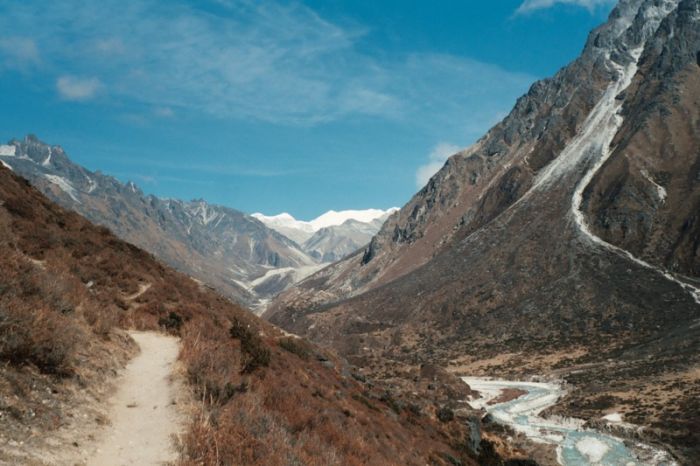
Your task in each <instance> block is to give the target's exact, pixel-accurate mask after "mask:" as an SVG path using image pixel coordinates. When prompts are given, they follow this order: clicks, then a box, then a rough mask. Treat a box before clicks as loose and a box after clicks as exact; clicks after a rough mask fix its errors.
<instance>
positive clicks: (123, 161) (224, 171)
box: [95, 150, 309, 181]
mask: <svg viewBox="0 0 700 466" xmlns="http://www.w3.org/2000/svg"><path fill="white" fill-rule="evenodd" d="M118 153H119V159H118V163H119V164H120V165H123V166H133V167H139V168H151V169H158V170H163V171H165V170H171V171H173V172H177V173H187V172H194V173H200V174H204V175H208V176H211V175H223V176H239V177H252V178H274V177H281V176H291V175H301V174H306V173H309V170H307V169H304V168H293V169H268V168H265V167H252V166H249V167H243V166H240V165H237V164H234V163H230V164H207V163H188V162H180V161H172V162H170V161H167V160H154V159H150V158H147V157H139V156H136V155H135V154H133V155H127V156H125V155H124V153H123V150H120V151H119V152H118ZM99 158H101V157H100V156H96V157H95V159H99ZM106 158H107V159H110V160H114V159H113V157H112V156H109V157H106ZM121 173H126V172H121ZM128 173H134V172H133V171H130V172H128ZM154 178H156V179H162V180H166V179H169V180H171V181H176V180H178V179H184V178H182V177H180V178H174V177H170V178H166V175H165V174H162V173H161V174H158V175H157V176H155V177H154Z"/></svg>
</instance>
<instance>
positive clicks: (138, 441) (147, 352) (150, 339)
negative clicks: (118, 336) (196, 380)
mask: <svg viewBox="0 0 700 466" xmlns="http://www.w3.org/2000/svg"><path fill="white" fill-rule="evenodd" d="M130 335H131V337H132V338H133V339H134V340H135V341H136V343H138V345H139V346H140V347H141V353H140V354H139V355H138V356H136V357H135V358H134V359H133V360H132V361H131V362H130V363H129V364H128V365H127V367H126V371H125V373H124V374H123V375H122V377H121V378H120V380H119V382H118V389H117V393H116V394H115V396H114V397H113V398H112V400H110V401H111V407H110V415H109V418H110V421H111V425H110V427H109V428H108V430H107V432H106V433H105V435H104V436H102V437H101V438H100V441H99V444H98V446H97V452H96V454H95V456H94V457H93V458H92V459H91V460H90V461H89V462H88V465H90V466H122V465H139V466H147V465H157V464H163V463H165V462H168V461H174V460H175V459H177V453H176V451H175V448H174V445H173V435H177V434H178V433H179V432H181V431H182V422H183V418H182V416H181V415H180V413H179V412H178V410H177V409H176V408H177V405H176V404H175V403H174V400H175V399H176V392H175V390H176V384H174V383H173V382H172V379H173V377H172V372H173V367H174V364H175V361H176V359H177V355H178V351H179V347H178V340H177V339H176V338H174V337H170V336H166V335H162V334H159V333H154V332H130Z"/></svg>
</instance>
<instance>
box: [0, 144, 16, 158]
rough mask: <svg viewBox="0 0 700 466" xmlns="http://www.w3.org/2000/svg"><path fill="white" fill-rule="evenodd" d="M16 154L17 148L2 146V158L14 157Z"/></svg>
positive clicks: (0, 153) (0, 149) (0, 148)
mask: <svg viewBox="0 0 700 466" xmlns="http://www.w3.org/2000/svg"><path fill="white" fill-rule="evenodd" d="M16 153H17V146H13V145H4V144H3V145H1V146H0V156H2V157H14V156H15V154H16Z"/></svg>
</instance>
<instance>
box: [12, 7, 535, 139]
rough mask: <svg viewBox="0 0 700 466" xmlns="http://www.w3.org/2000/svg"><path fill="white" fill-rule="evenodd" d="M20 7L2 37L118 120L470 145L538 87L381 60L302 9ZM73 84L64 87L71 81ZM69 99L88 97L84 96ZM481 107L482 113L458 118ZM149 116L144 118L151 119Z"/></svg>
mask: <svg viewBox="0 0 700 466" xmlns="http://www.w3.org/2000/svg"><path fill="white" fill-rule="evenodd" d="M212 1H216V3H218V4H219V5H220V6H219V7H218V8H222V6H226V7H229V8H226V9H225V11H226V14H222V15H216V14H212V12H211V11H210V10H209V9H207V8H200V7H197V6H195V5H194V4H193V3H192V2H185V1H183V0H172V1H170V2H158V1H156V0H141V1H139V2H123V1H120V0H101V1H100V2H82V1H79V0H63V1H61V2H42V1H40V0H24V1H23V2H18V3H16V4H13V6H12V8H10V7H8V6H4V5H3V4H2V2H0V30H7V29H9V28H13V29H15V30H23V31H27V33H28V34H30V35H31V37H33V39H34V40H35V41H36V44H37V46H38V47H39V49H40V50H41V51H42V57H44V61H46V62H47V64H46V67H45V69H46V70H48V72H51V73H54V75H53V77H52V78H51V79H52V80H53V79H55V76H56V75H58V76H61V75H69V76H94V77H95V78H94V79H97V80H99V81H98V84H97V87H96V88H94V89H92V94H93V95H94V93H95V92H97V91H99V89H100V88H108V89H109V96H108V97H109V100H107V99H105V101H106V102H117V101H118V106H119V107H120V109H119V112H120V113H121V114H123V113H138V112H139V110H134V109H133V108H126V109H124V108H123V107H125V105H124V104H125V103H127V104H130V103H133V104H135V105H134V107H139V108H140V109H143V108H151V109H156V108H162V109H165V108H170V109H178V112H179V113H183V114H185V113H187V114H190V113H200V114H207V115H210V116H215V117H217V118H226V119H229V118H235V119H247V120H250V119H252V120H260V121H265V122H271V123H275V124H284V125H314V124H319V123H324V122H330V121H337V120H339V119H342V118H346V117H348V116H364V117H367V116H369V117H373V118H382V119H390V120H404V121H409V122H416V123H420V124H423V125H426V126H427V125H432V126H435V127H438V128H445V127H446V126H447V125H449V126H450V127H451V128H458V129H457V131H460V132H465V131H466V132H469V134H468V135H465V140H466V139H471V138H472V137H476V136H478V133H481V132H483V131H484V130H486V129H487V128H488V126H489V125H490V123H491V121H487V120H488V118H487V115H493V114H495V113H496V112H497V111H503V110H505V109H507V108H509V107H510V106H511V105H512V102H513V101H514V100H515V98H517V97H518V95H520V94H521V93H522V92H524V91H525V90H526V89H527V87H528V86H529V85H530V84H531V83H532V81H533V80H534V77H532V76H528V75H526V74H523V73H513V72H509V71H508V70H505V69H502V68H499V67H497V66H493V65H489V64H486V63H482V62H478V61H475V60H469V59H465V58H463V57H455V56H450V55H435V54H406V55H403V56H399V55H394V56H391V57H383V58H382V59H381V60H378V59H377V58H376V57H373V56H371V55H369V54H366V53H364V52H363V51H362V48H361V47H357V46H356V44H357V43H358V42H359V41H360V40H361V39H362V38H363V36H364V34H365V33H366V31H365V30H364V29H362V28H361V27H359V26H352V27H350V26H339V25H337V24H334V23H332V22H330V21H328V20H326V19H324V18H322V17H321V16H320V15H319V14H317V13H316V12H315V11H313V10H312V9H310V8H308V7H306V6H304V5H303V4H301V3H297V2H291V3H287V2H285V3H284V4H279V3H277V2H274V1H268V2H251V1H249V0H212ZM69 84H70V83H69ZM69 94H70V95H72V97H70V96H69V95H66V96H65V97H66V98H69V97H70V98H72V99H76V98H81V99H86V98H89V96H90V95H91V94H90V93H88V92H86V93H83V94H81V93H77V94H76V93H70V92H69ZM468 108H479V109H480V111H479V112H469V111H465V109H468ZM162 116H167V115H158V112H149V114H148V115H147V116H144V117H143V118H144V119H148V118H149V117H150V118H157V117H162Z"/></svg>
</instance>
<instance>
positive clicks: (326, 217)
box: [251, 207, 398, 232]
mask: <svg viewBox="0 0 700 466" xmlns="http://www.w3.org/2000/svg"><path fill="white" fill-rule="evenodd" d="M397 210H398V208H396V207H392V208H391V209H387V210H381V209H365V210H341V211H335V210H329V211H328V212H326V213H325V214H322V215H320V216H318V217H316V218H315V219H313V220H311V221H304V220H297V219H295V218H294V217H293V216H292V215H291V214H289V213H287V212H283V213H281V214H278V215H264V214H261V213H255V214H252V215H251V217H254V218H256V219H258V220H260V221H261V222H263V223H264V224H265V225H267V226H269V227H271V228H274V227H285V228H297V229H299V230H302V231H307V232H316V231H318V230H320V229H321V228H326V227H332V226H336V225H342V224H343V223H345V222H346V221H348V220H357V221H358V222H363V223H369V222H371V221H373V220H376V219H378V218H381V217H383V216H385V215H387V214H392V213H393V212H395V211H397Z"/></svg>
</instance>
